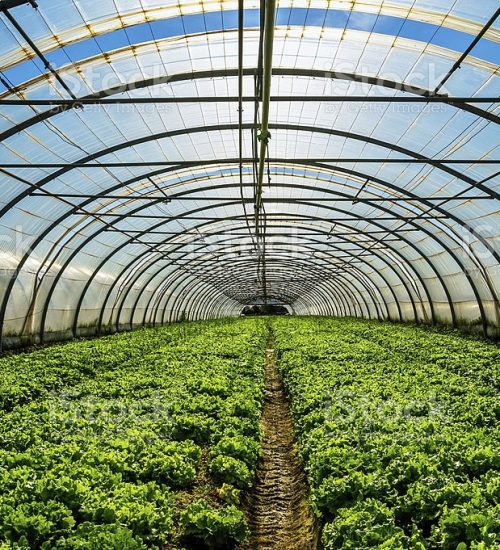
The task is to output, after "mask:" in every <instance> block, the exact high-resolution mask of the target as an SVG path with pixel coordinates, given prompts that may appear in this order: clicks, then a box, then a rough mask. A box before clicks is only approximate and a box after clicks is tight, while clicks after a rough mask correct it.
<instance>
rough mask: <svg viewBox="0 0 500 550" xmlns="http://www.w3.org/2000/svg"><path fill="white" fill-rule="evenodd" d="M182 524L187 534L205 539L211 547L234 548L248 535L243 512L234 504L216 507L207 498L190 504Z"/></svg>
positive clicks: (198, 538)
mask: <svg viewBox="0 0 500 550" xmlns="http://www.w3.org/2000/svg"><path fill="white" fill-rule="evenodd" d="M182 525H183V527H184V532H185V534H186V535H187V536H191V537H193V538H194V539H197V540H201V541H203V542H204V543H205V544H206V545H207V546H208V547H209V548H233V547H234V546H235V545H236V544H239V543H241V542H243V541H244V540H246V539H247V537H248V527H247V524H246V521H245V516H244V514H243V512H241V511H240V510H238V509H237V508H235V507H234V506H226V507H224V508H219V509H215V508H213V507H212V506H211V505H210V504H209V503H208V502H207V501H206V500H198V501H196V502H193V503H192V504H191V505H189V506H188V508H187V509H186V511H185V512H184V514H183V516H182Z"/></svg>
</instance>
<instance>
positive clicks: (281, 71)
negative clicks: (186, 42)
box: [0, 68, 500, 142]
mask: <svg viewBox="0 0 500 550" xmlns="http://www.w3.org/2000/svg"><path fill="white" fill-rule="evenodd" d="M243 74H244V76H254V75H255V74H256V69H244V70H243ZM237 75H238V69H236V68H235V69H225V70H222V69H221V70H216V71H199V72H192V73H182V74H178V75H171V76H168V75H165V76H162V77H155V78H149V79H144V80H140V81H135V82H131V83H128V84H124V85H122V86H117V87H113V88H108V89H106V90H102V91H100V92H98V93H95V94H89V95H86V96H83V97H82V98H80V99H104V98H106V97H110V96H112V95H115V94H119V93H125V92H129V91H132V90H136V89H137V90H139V89H142V88H148V87H150V86H154V85H158V84H168V83H175V82H183V81H186V80H196V79H204V78H228V77H233V76H237ZM273 76H298V77H309V78H315V79H318V78H323V79H327V80H347V81H352V82H358V83H366V84H369V85H373V86H381V87H383V88H389V89H392V90H398V91H402V92H406V93H410V94H413V95H418V96H421V97H435V96H434V94H433V92H432V91H431V90H427V89H425V88H419V87H417V86H412V85H410V84H405V83H403V82H397V81H395V80H389V79H385V78H377V77H373V76H367V75H360V74H357V73H347V72H341V71H332V72H328V73H325V71H318V70H314V69H286V68H275V69H273ZM443 100H446V102H447V103H449V104H450V105H452V106H453V107H455V108H457V109H461V110H464V111H467V112H469V113H472V114H474V115H476V116H478V117H481V118H484V119H486V120H489V121H490V122H494V123H495V124H500V116H497V115H495V114H494V113H492V112H489V111H485V110H484V109H480V108H479V107H475V106H474V105H468V104H463V103H459V104H457V103H453V102H450V101H449V100H447V99H446V96H443ZM195 102H196V98H193V103H195ZM73 108H75V105H61V106H59V107H57V108H54V109H48V110H47V111H46V112H43V113H39V114H38V115H35V116H34V117H31V118H29V119H27V120H25V121H22V122H19V123H18V124H16V125H15V126H14V127H12V128H9V129H8V130H4V132H2V133H0V142H1V141H3V140H5V139H7V138H9V137H10V136H12V135H14V134H17V133H19V132H21V131H22V130H26V129H27V128H29V127H30V126H33V125H34V124H37V123H38V122H42V121H44V120H47V119H48V118H51V117H52V116H55V115H58V114H61V113H63V112H64V111H67V110H70V109H73Z"/></svg>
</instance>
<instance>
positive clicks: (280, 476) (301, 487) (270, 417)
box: [242, 336, 318, 550]
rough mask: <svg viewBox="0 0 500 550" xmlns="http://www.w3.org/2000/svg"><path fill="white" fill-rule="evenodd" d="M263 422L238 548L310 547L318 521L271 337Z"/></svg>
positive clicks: (286, 549)
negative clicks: (245, 533) (245, 538)
mask: <svg viewBox="0 0 500 550" xmlns="http://www.w3.org/2000/svg"><path fill="white" fill-rule="evenodd" d="M261 422H262V430H263V442H262V455H261V459H260V461H259V465H258V468H257V479H256V482H255V485H254V488H253V490H252V492H251V494H250V495H249V499H248V503H247V504H248V518H249V525H250V530H251V537H250V541H249V543H248V544H247V545H245V546H244V547H243V548H242V550H264V549H266V550H267V549H273V550H313V549H315V548H317V545H318V541H317V539H318V529H317V522H316V519H315V517H314V515H313V513H312V511H311V509H310V507H309V504H308V502H307V485H306V479H305V475H304V471H303V469H302V465H301V462H300V457H299V455H298V452H297V449H296V447H295V445H294V441H293V424H292V418H291V415H290V410H289V405H288V400H287V397H286V394H285V389H284V387H283V382H282V380H281V377H280V375H279V372H278V369H277V366H276V361H275V357H274V350H273V349H272V336H270V339H269V342H268V349H267V358H266V389H265V398H264V408H263V413H262V420H261Z"/></svg>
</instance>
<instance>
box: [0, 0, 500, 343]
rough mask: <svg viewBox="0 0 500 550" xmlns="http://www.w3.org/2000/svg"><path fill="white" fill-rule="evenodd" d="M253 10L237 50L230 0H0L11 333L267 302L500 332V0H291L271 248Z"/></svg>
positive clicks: (0, 202)
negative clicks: (259, 222) (261, 177)
mask: <svg viewBox="0 0 500 550" xmlns="http://www.w3.org/2000/svg"><path fill="white" fill-rule="evenodd" d="M264 5H265V3H264ZM243 6H244V9H243V13H242V16H243V22H244V25H243V27H242V28H241V29H240V32H241V33H242V37H243V38H242V46H243V47H242V56H241V58H242V64H241V66H239V56H238V53H239V44H238V37H239V31H238V15H239V11H238V10H239V4H238V3H237V2H233V1H227V2H226V1H223V2H211V1H208V2H203V3H200V2H183V1H181V2H170V1H167V2H164V1H163V2H160V1H159V0H158V1H157V0H134V1H116V0H114V1H111V0H109V1H107V0H104V1H103V0H99V2H97V1H94V0H85V1H84V2H76V1H74V2H73V1H66V0H65V1H64V2H63V1H62V0H61V1H54V0H39V1H37V3H36V6H35V5H34V4H33V3H31V2H22V1H17V0H15V1H14V0H2V1H0V35H1V36H2V42H1V44H2V46H1V48H0V189H1V194H0V235H1V240H0V268H1V271H0V324H1V335H2V346H5V347H8V346H12V345H19V344H23V343H30V342H38V341H45V340H51V339H61V338H70V337H74V336H78V335H92V334H96V333H105V332H110V331H117V330H127V329H132V328H135V327H139V326H145V325H147V326H154V325H158V324H162V323H168V322H174V321H178V320H180V319H200V318H202V319H207V318H212V317H220V316H234V315H239V314H240V312H241V311H242V310H243V308H244V307H245V306H246V305H249V304H262V303H270V304H280V305H285V306H286V307H287V308H288V310H289V311H290V312H293V313H297V314H314V315H340V316H362V317H366V318H381V319H390V320H394V321H410V322H418V323H420V322H422V323H433V324H438V323H443V324H451V325H453V326H467V327H471V328H473V329H477V330H479V331H483V332H484V333H487V334H489V335H491V336H494V335H498V333H499V326H500V304H499V301H498V294H499V292H500V276H499V273H500V272H499V268H500V265H499V262H500V246H499V239H500V234H499V233H500V216H499V201H498V198H499V194H498V193H499V188H500V177H499V171H498V170H499V168H498V164H499V162H500V159H499V152H500V148H499V144H500V140H499V135H500V134H499V132H498V122H499V102H498V97H499V92H500V79H499V66H498V65H499V59H500V18H498V17H497V15H498V13H497V12H496V10H497V9H498V6H497V3H496V2H494V1H493V0H491V1H490V0H487V1H484V2H481V4H480V5H478V3H477V2H473V1H469V0H456V1H454V0H440V1H432V0H416V1H414V0H411V1H410V0H392V1H386V0H383V1H376V0H364V1H349V2H348V1H328V2H327V1H318V0H310V1H308V0H301V1H295V0H287V1H285V0H284V1H280V2H278V4H277V11H276V20H275V33H274V41H273V55H272V70H273V76H272V84H271V102H270V107H269V108H270V117H269V125H270V134H271V135H270V139H269V143H268V148H267V159H266V177H265V185H264V188H263V194H262V202H263V209H264V210H263V223H264V235H265V238H264V240H263V241H262V239H261V241H262V242H260V243H259V242H256V239H257V237H256V233H255V225H254V224H255V211H254V206H255V181H256V173H255V165H256V160H257V159H256V143H257V140H258V136H257V130H258V127H259V123H260V109H261V105H260V100H261V97H259V94H258V93H257V94H256V92H258V90H259V83H261V71H262V60H261V59H260V55H259V51H261V48H259V44H260V42H261V39H262V29H261V26H262V16H261V15H262V14H261V11H260V9H261V5H260V2H255V1H245V2H243ZM239 70H241V73H240V75H241V88H240V85H239V84H240V81H239V78H238V75H239ZM240 92H241V95H242V104H243V112H242V113H239V111H238V101H237V99H238V96H239V94H240ZM240 114H241V117H240ZM240 135H241V149H240V141H239V139H240Z"/></svg>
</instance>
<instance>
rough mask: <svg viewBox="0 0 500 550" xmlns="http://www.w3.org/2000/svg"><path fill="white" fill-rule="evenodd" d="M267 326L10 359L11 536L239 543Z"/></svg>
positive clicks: (205, 329)
mask: <svg viewBox="0 0 500 550" xmlns="http://www.w3.org/2000/svg"><path fill="white" fill-rule="evenodd" d="M265 338H266V328H265V326H264V324H263V323H262V322H261V321H260V320H242V321H240V322H239V323H237V324H232V323H231V322H224V321H222V322H210V323H193V324H190V325H189V328H188V329H187V330H185V329H184V328H183V327H182V326H181V325H179V326H170V327H166V328H162V329H155V330H149V331H139V332H134V333H129V334H122V335H117V336H112V337H107V338H102V339H98V340H93V341H88V342H79V343H72V344H66V345H61V346H54V347H50V348H46V349H43V350H39V351H37V352H34V353H30V354H21V355H16V356H11V357H6V358H3V359H1V360H0V372H1V373H2V382H1V385H0V389H1V391H0V395H1V399H2V406H3V408H2V410H1V411H0V422H1V425H0V548H2V549H3V548H43V549H45V548H64V549H69V548H75V549H76V548H127V549H134V548H155V547H156V548H160V547H161V548H163V547H166V546H168V547H177V546H179V545H181V544H182V545H183V546H186V545H187V546H189V544H191V546H193V547H199V545H200V544H201V542H202V541H203V542H204V543H206V544H207V545H208V546H211V547H222V546H231V544H236V543H237V542H239V541H240V540H243V539H244V538H245V537H246V536H247V525H246V521H245V518H244V515H243V513H242V512H241V510H240V509H239V505H240V500H241V495H242V493H243V492H244V491H246V490H247V489H248V488H249V487H250V485H251V483H252V480H253V476H254V470H255V466H256V461H257V457H258V454H259V450H260V430H259V418H260V413H261V401H262V395H263V360H264V359H263V358H264V347H265V346H264V344H265Z"/></svg>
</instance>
